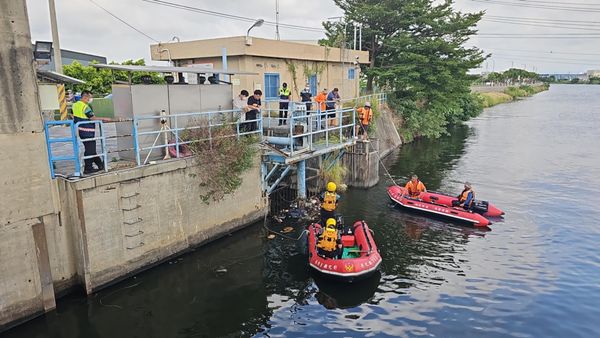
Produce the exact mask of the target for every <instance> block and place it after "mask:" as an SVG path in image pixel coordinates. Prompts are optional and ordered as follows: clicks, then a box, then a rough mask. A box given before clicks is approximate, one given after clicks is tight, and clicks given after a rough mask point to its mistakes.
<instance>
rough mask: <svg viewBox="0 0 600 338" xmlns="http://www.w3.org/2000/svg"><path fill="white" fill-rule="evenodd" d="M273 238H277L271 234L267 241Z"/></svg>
mask: <svg viewBox="0 0 600 338" xmlns="http://www.w3.org/2000/svg"><path fill="white" fill-rule="evenodd" d="M273 238H275V235H273V234H270V235H269V236H267V239H273Z"/></svg>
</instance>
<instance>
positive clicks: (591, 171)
mask: <svg viewBox="0 0 600 338" xmlns="http://www.w3.org/2000/svg"><path fill="white" fill-rule="evenodd" d="M573 100H574V101H573ZM594 109H595V110H594ZM590 111H591V112H594V113H595V112H597V111H600V86H596V87H587V86H555V87H552V89H551V91H550V92H548V93H542V94H538V95H536V96H535V97H533V98H531V99H527V100H524V101H520V102H517V103H514V104H507V105H503V106H498V107H495V108H493V109H490V110H487V111H486V112H485V113H484V115H483V116H482V117H480V118H478V119H475V120H473V121H472V122H470V123H469V126H460V127H456V128H455V129H453V130H452V133H451V135H450V136H445V137H443V138H441V139H439V140H434V141H431V140H421V141H418V142H416V143H414V144H411V145H406V146H404V147H403V148H401V149H400V150H398V151H397V152H396V153H394V154H392V155H390V157H388V158H386V159H385V160H384V162H385V163H386V165H387V166H388V167H389V168H391V169H390V170H391V172H392V175H393V176H394V178H395V179H396V180H397V181H399V182H402V183H404V179H405V178H406V177H408V176H409V175H411V174H413V173H416V174H417V175H419V177H420V178H421V179H422V180H423V181H424V182H425V183H426V184H427V187H428V189H429V190H442V191H449V192H453V191H455V190H457V189H460V187H461V182H463V181H464V180H465V179H468V180H470V181H472V182H474V183H475V184H476V189H477V191H478V194H479V196H480V197H482V198H483V199H489V200H490V201H493V202H494V203H495V204H497V205H498V206H499V207H501V208H502V209H504V210H506V211H507V215H506V217H505V219H504V221H503V222H495V223H494V224H493V225H492V226H491V228H492V231H482V230H480V229H474V228H466V227H462V226H458V225H455V224H452V223H448V222H444V221H440V220H433V219H429V218H428V217H425V216H423V215H417V214H411V213H406V212H404V211H402V210H400V209H397V208H395V207H394V205H393V204H392V203H390V202H389V200H388V197H387V195H386V188H387V185H388V184H390V183H391V182H390V181H389V180H387V179H386V178H385V177H383V176H382V179H381V182H380V184H378V185H377V186H376V187H374V188H372V189H369V190H359V189H350V190H349V191H348V192H346V193H344V194H343V196H342V197H343V200H342V203H341V206H340V211H341V212H342V213H343V214H344V216H345V218H346V220H347V221H350V220H355V219H364V220H365V221H366V222H367V223H368V224H369V227H370V228H371V229H372V230H373V231H374V238H375V241H376V242H377V245H378V247H379V249H380V251H381V254H382V257H383V262H382V265H381V273H380V274H378V275H376V276H373V278H371V279H368V280H365V281H362V282H364V284H355V285H350V286H342V285H339V284H337V283H335V282H331V281H327V280H321V279H319V278H315V276H313V275H312V274H311V272H310V270H309V268H308V265H307V263H306V259H305V258H304V257H302V256H300V255H298V254H296V247H295V243H294V242H293V241H289V240H286V239H283V238H279V237H278V238H276V239H273V240H266V236H265V235H266V234H265V233H264V231H263V228H262V224H257V225H255V226H253V227H251V228H248V229H246V230H243V231H241V232H238V233H236V234H234V235H232V236H230V237H228V238H225V239H223V240H221V241H218V242H217V243H214V244H212V245H209V246H207V247H205V248H202V249H200V250H197V251H196V252H194V253H191V254H188V255H185V256H183V257H182V258H181V259H176V260H174V261H172V262H170V264H164V265H161V266H159V267H156V268H154V269H152V270H149V271H147V272H145V273H142V274H140V275H138V276H136V278H131V279H129V280H126V281H123V282H122V283H119V284H117V285H115V286H113V287H111V288H108V289H106V290H104V291H102V292H100V293H97V294H95V295H93V296H91V297H87V298H85V297H81V296H77V295H73V296H70V297H68V298H65V299H62V300H60V301H59V304H58V309H57V311H55V312H52V313H50V314H48V315H46V316H44V317H40V318H38V319H35V320H33V321H31V322H29V323H26V324H25V325H22V326H20V327H18V328H16V329H14V330H12V331H9V332H7V333H6V334H5V336H6V337H110V338H116V337H204V336H210V337H218V336H253V335H256V336H270V337H279V336H285V337H306V336H312V335H327V336H332V337H347V336H366V335H371V336H416V335H427V336H438V337H481V336H484V337H506V336H514V337H544V336H552V337H595V336H600V329H599V328H598V326H597V325H594V324H593V323H595V321H596V318H598V317H599V316H600V310H599V309H598V306H597V305H598V304H600V288H599V287H598V280H600V269H598V267H599V266H600V265H599V263H598V262H600V252H599V251H598V250H597V235H598V231H599V230H598V226H597V223H598V222H600V214H599V212H598V209H597V208H596V204H595V203H594V201H597V200H600V191H599V190H598V189H597V187H598V186H600V175H598V172H599V171H598V170H599V169H598V166H597V163H598V161H600V158H599V157H598V156H599V155H598V152H595V149H597V148H598V147H599V146H600V143H599V142H600V138H598V137H597V136H598V132H597V128H596V127H595V126H594V124H593V123H588V122H586V121H584V120H581V119H580V118H582V119H585V118H589V116H590V115H589V114H590ZM586 112H587V113H586ZM565 116H567V117H568V118H569V119H570V120H569V121H563V120H564V118H565ZM594 116H595V115H594ZM563 123H566V124H567V127H568V128H567V129H566V130H567V131H571V130H572V128H573V127H576V128H577V130H578V135H566V134H563V133H562V132H561V125H562V124H563ZM557 135H562V137H558V138H560V140H557ZM571 136H572V137H571ZM592 136H594V137H592ZM581 140H585V142H580V141H581ZM582 196H583V198H582ZM284 224H285V225H286V226H288V225H289V226H293V227H294V228H295V229H296V232H295V233H292V234H290V235H291V236H294V234H296V235H297V234H298V233H299V231H300V230H301V229H302V227H303V225H304V224H296V223H294V222H293V221H292V220H286V221H285V222H284ZM272 226H275V225H272Z"/></svg>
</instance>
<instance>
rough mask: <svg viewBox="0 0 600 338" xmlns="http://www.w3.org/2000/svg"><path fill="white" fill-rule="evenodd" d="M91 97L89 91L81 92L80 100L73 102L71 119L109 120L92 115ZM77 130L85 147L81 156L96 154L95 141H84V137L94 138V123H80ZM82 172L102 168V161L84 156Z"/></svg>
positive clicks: (79, 120)
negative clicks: (95, 167) (94, 165)
mask: <svg viewBox="0 0 600 338" xmlns="http://www.w3.org/2000/svg"><path fill="white" fill-rule="evenodd" d="M92 100H93V97H92V93H91V92H90V91H87V90H84V91H83V92H81V100H79V101H77V102H75V103H73V107H72V110H73V120H74V122H75V123H77V122H81V121H89V120H101V121H104V122H111V119H107V118H101V117H96V116H94V111H93V110H92V108H91V107H90V105H89V104H90V103H92ZM77 129H78V130H77V132H78V133H79V137H80V138H81V140H82V141H83V147H84V149H85V151H84V153H83V156H84V157H88V156H94V155H98V154H97V153H96V141H95V140H92V141H86V139H90V138H94V137H95V134H96V125H95V124H94V123H82V124H80V125H79V127H78V128H77ZM83 162H84V168H83V173H84V174H92V173H95V172H97V171H100V170H104V163H103V162H102V159H101V158H100V157H99V156H97V157H92V158H84V160H83ZM94 163H95V164H96V166H97V167H98V168H97V169H94V167H93V164H94Z"/></svg>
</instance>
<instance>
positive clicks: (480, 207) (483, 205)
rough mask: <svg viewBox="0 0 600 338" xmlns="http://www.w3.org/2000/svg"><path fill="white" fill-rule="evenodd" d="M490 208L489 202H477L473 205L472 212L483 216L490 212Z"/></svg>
mask: <svg viewBox="0 0 600 338" xmlns="http://www.w3.org/2000/svg"><path fill="white" fill-rule="evenodd" d="M488 206H489V203H488V201H475V203H473V208H472V209H471V210H472V211H473V212H476V213H478V214H482V215H483V214H485V213H486V212H487V211H488Z"/></svg>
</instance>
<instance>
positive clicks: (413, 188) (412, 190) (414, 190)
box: [404, 181, 425, 197]
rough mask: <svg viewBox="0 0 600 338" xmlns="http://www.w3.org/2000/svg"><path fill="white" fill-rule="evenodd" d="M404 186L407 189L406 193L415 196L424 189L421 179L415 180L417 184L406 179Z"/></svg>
mask: <svg viewBox="0 0 600 338" xmlns="http://www.w3.org/2000/svg"><path fill="white" fill-rule="evenodd" d="M404 188H406V190H408V194H409V195H410V196H411V197H417V196H419V194H420V193H422V192H423V191H425V184H423V182H421V181H417V184H414V183H413V181H408V183H406V186H405V187H404Z"/></svg>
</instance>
